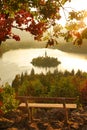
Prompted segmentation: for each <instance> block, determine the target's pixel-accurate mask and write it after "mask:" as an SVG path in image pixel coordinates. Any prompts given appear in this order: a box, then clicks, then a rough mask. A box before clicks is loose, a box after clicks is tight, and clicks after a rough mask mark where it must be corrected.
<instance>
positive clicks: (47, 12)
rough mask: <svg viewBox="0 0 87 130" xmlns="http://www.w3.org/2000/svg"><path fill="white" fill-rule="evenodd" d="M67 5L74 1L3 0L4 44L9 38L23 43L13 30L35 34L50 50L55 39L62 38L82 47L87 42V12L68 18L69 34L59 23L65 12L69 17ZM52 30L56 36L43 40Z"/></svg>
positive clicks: (0, 33)
mask: <svg viewBox="0 0 87 130" xmlns="http://www.w3.org/2000/svg"><path fill="white" fill-rule="evenodd" d="M67 2H71V0H0V44H1V43H2V42H4V41H6V40H7V39H15V40H16V41H19V40H20V37H19V36H18V35H16V34H14V33H13V32H12V28H16V29H20V30H26V31H28V32H29V33H31V34H32V35H34V39H35V40H43V39H45V40H47V45H46V47H48V45H54V44H55V43H57V40H55V39H56V38H57V39H58V38H59V37H60V36H62V37H64V39H65V40H66V41H70V40H72V41H73V43H74V44H78V45H81V44H82V40H83V39H85V38H86V39H87V26H86V24H85V22H84V18H85V17H87V11H85V10H83V11H78V12H77V11H74V10H72V9H71V11H70V12H68V18H67V19H66V25H65V27H64V28H65V30H66V31H65V32H63V27H62V26H61V25H59V24H58V23H57V22H56V21H58V20H60V19H61V17H64V16H62V15H61V13H60V10H61V9H62V10H63V12H64V15H65V17H66V14H65V10H66V8H65V7H64V5H65V4H66V3H67ZM67 11H68V10H67ZM51 27H53V33H52V34H49V36H47V37H45V38H42V37H43V34H44V33H46V34H47V31H48V30H49V28H51Z"/></svg>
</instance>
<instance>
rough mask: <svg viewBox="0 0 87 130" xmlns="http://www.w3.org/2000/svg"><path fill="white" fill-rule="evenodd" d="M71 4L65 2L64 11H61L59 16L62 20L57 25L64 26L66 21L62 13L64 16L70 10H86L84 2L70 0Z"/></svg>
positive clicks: (83, 0) (86, 5) (86, 4)
mask: <svg viewBox="0 0 87 130" xmlns="http://www.w3.org/2000/svg"><path fill="white" fill-rule="evenodd" d="M71 1H72V2H67V3H66V4H65V5H64V7H65V10H62V9H61V15H62V16H63V17H62V19H61V20H60V22H59V23H61V24H62V25H65V22H66V19H65V16H64V12H65V14H66V16H67V15H68V12H69V11H72V10H76V11H78V10H87V2H86V0H71Z"/></svg>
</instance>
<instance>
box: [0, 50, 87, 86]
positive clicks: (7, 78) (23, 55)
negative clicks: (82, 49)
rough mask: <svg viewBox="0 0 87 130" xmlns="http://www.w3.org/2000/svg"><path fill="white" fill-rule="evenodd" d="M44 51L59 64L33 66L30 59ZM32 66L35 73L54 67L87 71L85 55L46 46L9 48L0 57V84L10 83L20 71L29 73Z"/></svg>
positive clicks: (44, 71)
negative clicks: (45, 66)
mask: <svg viewBox="0 0 87 130" xmlns="http://www.w3.org/2000/svg"><path fill="white" fill-rule="evenodd" d="M45 52H46V53H47V55H48V56H50V57H56V58H57V59H58V60H59V61H60V62H61V64H59V65H58V66H57V67H55V68H53V67H51V68H38V67H34V66H33V65H32V64H31V61H32V59H33V58H35V57H38V56H45ZM32 68H33V69H34V71H35V73H41V72H43V73H46V72H48V71H49V70H50V71H51V72H53V71H54V70H55V69H58V70H59V71H65V70H68V71H72V69H74V70H75V72H76V71H77V70H78V69H79V70H81V71H83V72H84V71H85V72H87V55H82V54H71V53H65V52H62V51H59V50H58V49H46V48H43V49H17V50H10V51H8V52H6V53H4V54H3V56H2V57H1V58H0V79H1V80H0V84H4V83H6V82H8V83H11V82H12V80H13V79H14V78H15V75H16V74H21V73H22V72H23V73H25V72H27V73H30V72H31V70H32Z"/></svg>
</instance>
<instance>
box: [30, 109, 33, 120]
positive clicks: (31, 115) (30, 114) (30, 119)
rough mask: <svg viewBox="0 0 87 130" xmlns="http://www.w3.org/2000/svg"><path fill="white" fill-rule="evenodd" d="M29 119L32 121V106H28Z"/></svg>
mask: <svg viewBox="0 0 87 130" xmlns="http://www.w3.org/2000/svg"><path fill="white" fill-rule="evenodd" d="M29 120H30V122H32V120H33V117H32V108H29Z"/></svg>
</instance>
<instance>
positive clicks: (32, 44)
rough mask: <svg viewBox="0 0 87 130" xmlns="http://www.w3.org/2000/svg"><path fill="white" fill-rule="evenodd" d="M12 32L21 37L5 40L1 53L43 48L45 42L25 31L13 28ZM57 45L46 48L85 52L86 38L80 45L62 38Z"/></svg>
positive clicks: (86, 47) (86, 48) (0, 49)
mask: <svg viewBox="0 0 87 130" xmlns="http://www.w3.org/2000/svg"><path fill="white" fill-rule="evenodd" d="M13 33H15V34H18V35H19V36H20V37H21V41H15V40H11V39H10V40H7V41H6V42H4V43H3V44H2V45H1V48H0V52H1V51H2V53H4V52H6V51H8V50H13V49H19V48H22V49H25V48H45V46H46V42H39V41H35V40H34V38H33V36H32V35H31V34H30V33H28V32H25V31H20V30H16V29H14V30H13ZM59 42H60V43H59V44H58V45H54V46H51V47H48V48H53V49H59V50H61V51H64V52H68V53H81V54H84V53H85V54H87V40H84V42H83V44H82V45H81V46H77V45H73V44H72V43H66V42H65V41H63V40H62V39H60V41H59Z"/></svg>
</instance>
